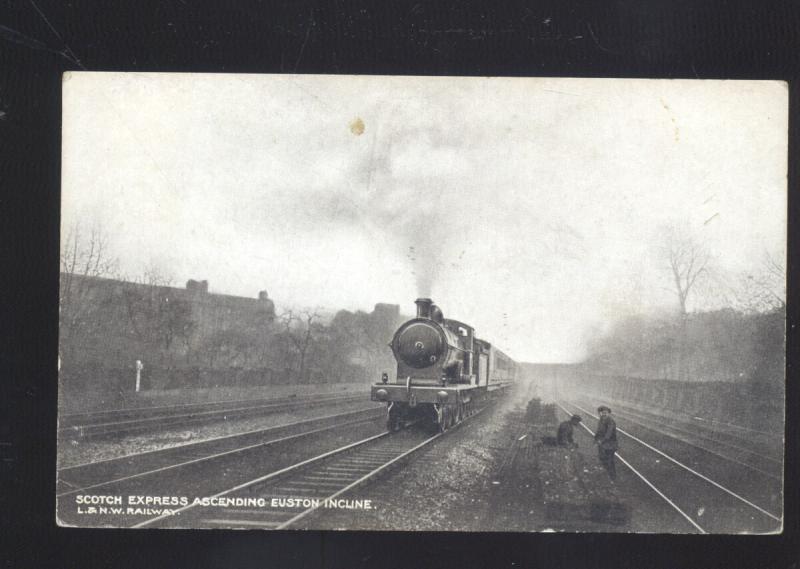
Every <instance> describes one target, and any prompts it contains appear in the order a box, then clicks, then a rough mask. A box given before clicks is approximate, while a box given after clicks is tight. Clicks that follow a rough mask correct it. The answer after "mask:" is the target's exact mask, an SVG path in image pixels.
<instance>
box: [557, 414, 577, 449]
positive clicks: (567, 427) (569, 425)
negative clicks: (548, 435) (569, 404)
mask: <svg viewBox="0 0 800 569" xmlns="http://www.w3.org/2000/svg"><path fill="white" fill-rule="evenodd" d="M581 421H583V418H582V417H581V416H580V415H573V416H572V417H570V418H569V419H567V420H566V421H564V422H562V423H561V424H560V425H559V426H558V433H557V435H556V444H558V446H560V447H577V446H578V445H577V443H576V442H575V441H574V440H573V438H572V435H573V432H574V431H575V427H576V426H578V424H579V423H580V422H581Z"/></svg>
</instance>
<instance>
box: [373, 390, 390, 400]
mask: <svg viewBox="0 0 800 569" xmlns="http://www.w3.org/2000/svg"><path fill="white" fill-rule="evenodd" d="M375 398H376V399H377V400H378V401H386V400H387V399H388V398H389V392H388V391H386V390H385V389H379V390H378V391H376V392H375Z"/></svg>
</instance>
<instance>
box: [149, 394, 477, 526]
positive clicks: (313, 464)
mask: <svg viewBox="0 0 800 569" xmlns="http://www.w3.org/2000/svg"><path fill="white" fill-rule="evenodd" d="M483 409H485V407H484V408H482V409H479V410H476V411H475V412H474V413H473V414H472V415H471V417H474V416H476V415H478V414H479V413H481V412H482V411H483ZM466 421H467V420H464V421H462V422H461V423H459V424H458V425H456V427H454V429H455V428H458V427H460V426H461V425H463V424H464V423H465V422H466ZM451 430H452V429H451ZM451 430H448V431H447V432H445V433H437V434H433V435H432V434H430V433H426V432H424V431H422V430H413V429H412V430H408V429H407V430H404V431H401V432H399V433H388V432H384V433H380V434H377V435H373V436H369V437H366V438H364V439H362V440H359V441H356V442H353V443H350V444H347V445H344V446H342V447H339V448H336V449H334V450H330V451H326V452H324V453H321V454H319V455H318V456H315V457H312V458H309V459H307V460H304V461H301V462H298V463H296V464H293V465H291V466H287V467H285V468H282V469H280V470H276V471H273V472H270V473H268V474H266V475H262V476H259V477H257V478H254V479H252V480H248V481H246V482H243V483H241V484H237V485H235V486H232V487H230V488H228V489H226V490H224V491H222V492H218V493H216V494H214V495H213V496H209V497H208V500H209V503H208V504H203V503H202V502H201V503H199V504H195V503H192V504H190V505H187V506H185V507H183V508H179V509H177V510H176V511H175V512H173V513H171V514H168V515H160V516H157V517H154V518H151V519H148V520H145V521H142V522H139V523H137V524H135V525H134V526H133V527H137V528H142V527H154V526H157V527H206V528H226V529H227V528H250V529H252V528H262V529H286V528H289V527H297V526H299V525H301V523H302V521H303V520H306V519H307V518H309V517H310V516H312V515H316V514H319V513H321V512H324V511H326V510H328V509H339V508H353V507H359V508H370V507H372V505H371V504H369V503H364V501H363V500H361V501H360V500H348V499H346V498H345V496H346V495H347V494H348V493H349V492H350V491H352V490H354V489H355V488H357V487H360V486H362V485H364V484H367V483H370V482H371V481H374V480H375V479H376V478H378V477H379V476H380V475H381V474H382V473H384V472H386V471H387V470H388V469H390V468H392V467H395V466H397V465H399V464H400V463H402V462H403V461H404V460H406V459H408V458H409V457H410V456H411V455H413V454H414V453H416V452H417V451H419V450H420V449H422V448H425V447H426V446H428V445H430V444H431V443H433V442H434V441H436V440H437V439H439V438H440V437H442V436H445V435H446V434H447V433H449V432H450V431H451Z"/></svg>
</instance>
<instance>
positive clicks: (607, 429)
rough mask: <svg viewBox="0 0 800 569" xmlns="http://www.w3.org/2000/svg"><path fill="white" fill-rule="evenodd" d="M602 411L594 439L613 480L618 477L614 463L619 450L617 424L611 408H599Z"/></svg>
mask: <svg viewBox="0 0 800 569" xmlns="http://www.w3.org/2000/svg"><path fill="white" fill-rule="evenodd" d="M597 412H598V413H600V420H599V421H598V423H597V432H595V434H594V441H595V443H597V451H598V454H599V456H600V463H601V464H602V465H603V466H604V467H605V469H606V471H608V477H609V478H611V480H616V479H617V469H616V466H615V465H614V454H615V453H616V452H617V449H618V448H619V445H618V444H617V424H616V423H615V422H614V419H612V418H611V409H610V408H608V407H606V406H605V405H601V406H600V407H598V408H597Z"/></svg>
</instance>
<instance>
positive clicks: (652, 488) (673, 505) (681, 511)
mask: <svg viewBox="0 0 800 569" xmlns="http://www.w3.org/2000/svg"><path fill="white" fill-rule="evenodd" d="M556 405H558V406H559V408H560V409H561V410H562V411H563V412H564V413H565V414H566V415H567V416H570V417H571V416H572V413H570V412H569V411H568V410H567V409H566V408H564V406H563V405H561V404H560V403H558V402H556ZM576 407H577V405H576ZM579 424H580V426H581V427H583V428H584V429H585V430H586V432H588V433H589V434H590V435H592V436H594V433H592V430H591V429H590V428H589V427H587V426H586V425H584V424H583V423H579ZM616 457H617V458H619V460H620V462H622V464H624V465H625V466H627V467H628V468H629V469H630V470H631V472H633V473H634V474H635V475H636V476H638V477H639V478H641V480H642V482H644V483H645V484H647V486H649V487H650V489H651V490H653V491H654V492H655V493H656V494H658V495H659V496H660V497H661V498H662V499H663V500H664V501H665V502H666V503H667V504H669V505H670V506H671V507H672V508H673V509H675V511H677V512H678V513H679V514H680V515H681V516H683V518H684V519H686V521H688V522H689V523H690V524H692V526H694V527H695V528H696V529H697V530H698V531H699V532H700V533H702V534H707V533H708V532H707V531H706V530H704V529H703V528H702V527H700V525H699V524H698V523H697V522H695V521H694V520H693V519H692V517H691V516H690V515H689V514H687V513H686V512H684V511H683V510H682V509H681V508H680V507H679V506H678V505H677V504H676V503H675V502H673V501H672V500H670V499H669V497H668V496H667V495H666V494H664V493H663V492H662V491H661V490H659V489H658V488H657V487H656V486H655V484H653V483H652V482H650V481H649V480H648V479H647V478H646V477H645V476H644V475H643V474H642V473H641V472H639V471H638V470H636V469H635V468H634V467H633V465H632V464H631V463H630V462H628V461H627V460H625V459H624V458H623V457H622V455H620V454H619V453H616Z"/></svg>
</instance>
